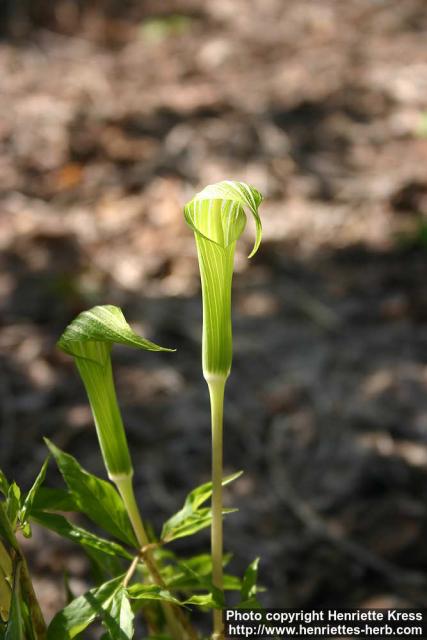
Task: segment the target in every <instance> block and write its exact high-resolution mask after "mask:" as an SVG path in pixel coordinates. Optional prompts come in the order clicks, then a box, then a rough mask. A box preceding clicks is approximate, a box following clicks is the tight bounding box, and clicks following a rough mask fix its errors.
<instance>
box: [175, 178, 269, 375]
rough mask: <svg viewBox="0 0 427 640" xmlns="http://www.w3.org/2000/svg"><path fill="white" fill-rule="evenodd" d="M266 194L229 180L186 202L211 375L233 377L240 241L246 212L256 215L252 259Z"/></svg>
mask: <svg viewBox="0 0 427 640" xmlns="http://www.w3.org/2000/svg"><path fill="white" fill-rule="evenodd" d="M261 202H262V195H261V194H260V193H259V191H257V189H255V188H254V187H251V186H249V185H248V184H245V183H244V182H235V181H231V180H224V181H223V182H218V183H216V184H211V185H208V186H207V187H206V188H205V189H203V191H200V193H198V194H196V196H195V197H194V198H193V199H192V200H191V201H190V202H188V203H187V204H186V205H185V208H184V216H185V220H186V222H187V224H188V225H189V226H190V227H191V228H192V229H193V231H194V235H195V239H196V244H197V253H198V257H199V267H200V277H201V282H202V296H203V341H202V342H203V345H202V352H203V372H204V375H205V377H206V378H208V377H212V376H218V375H219V376H221V377H227V376H228V375H229V373H230V369H231V360H232V328H231V283H232V278H233V266H234V251H235V247H236V240H237V239H238V238H239V237H240V236H241V235H242V233H243V230H244V228H245V225H246V213H245V210H246V211H250V213H251V214H252V215H253V217H254V219H255V226H256V239H255V244H254V247H253V249H252V252H251V254H250V256H249V257H252V256H253V255H254V254H255V253H256V251H257V250H258V247H259V245H260V242H261V235H262V226H261V220H260V217H259V214H258V208H259V206H260V204H261Z"/></svg>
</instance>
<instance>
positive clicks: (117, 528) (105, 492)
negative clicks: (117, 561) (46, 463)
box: [46, 440, 138, 547]
mask: <svg viewBox="0 0 427 640" xmlns="http://www.w3.org/2000/svg"><path fill="white" fill-rule="evenodd" d="M46 443H47V446H48V447H49V449H50V451H51V453H52V455H53V456H54V458H55V460H56V463H57V464H58V467H59V470H60V472H61V474H62V477H63V478H64V480H65V483H66V485H67V487H68V489H69V491H70V493H71V495H72V497H73V499H74V500H75V502H76V504H77V505H78V507H79V509H80V510H81V511H82V512H83V513H84V514H86V515H87V517H88V518H90V519H91V520H92V521H93V522H95V524H97V525H99V526H100V527H102V528H103V529H105V530H106V531H108V532H109V533H110V534H111V535H112V536H115V537H116V538H118V539H119V540H122V542H125V543H126V544H130V545H132V546H134V547H137V546H138V544H137V542H136V539H135V535H134V533H133V530H132V525H131V523H130V521H129V517H128V515H127V512H126V509H125V507H124V505H123V502H122V500H121V498H120V496H119V494H118V493H117V491H116V490H115V488H114V487H113V485H112V484H111V483H110V482H106V481H105V480H102V479H101V478H98V477H96V476H94V475H92V474H90V473H88V472H87V471H85V470H84V469H83V468H82V467H81V466H80V464H79V463H78V462H77V460H76V459H75V458H73V456H71V455H69V454H68V453H65V452H63V451H61V449H59V448H58V447H56V446H55V445H54V444H53V443H52V442H50V441H49V440H46Z"/></svg>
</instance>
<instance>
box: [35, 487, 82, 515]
mask: <svg viewBox="0 0 427 640" xmlns="http://www.w3.org/2000/svg"><path fill="white" fill-rule="evenodd" d="M33 510H34V511H80V508H79V506H78V504H77V502H76V501H75V500H74V498H73V496H72V494H71V493H70V492H69V491H67V490H66V489H50V488H49V487H40V489H39V490H38V492H37V494H36V495H35V497H34V501H33Z"/></svg>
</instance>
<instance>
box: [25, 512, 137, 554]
mask: <svg viewBox="0 0 427 640" xmlns="http://www.w3.org/2000/svg"><path fill="white" fill-rule="evenodd" d="M31 517H32V518H33V520H35V522H37V523H38V524H40V525H42V526H43V527H45V528H46V529H50V530H51V531H55V533H58V534H59V535H60V536H62V537H63V538H67V539H68V540H72V541H73V542H77V544H80V545H82V546H83V547H89V548H91V549H96V550H97V551H101V552H102V553H105V554H107V555H109V556H113V557H116V556H120V557H121V558H126V560H132V556H131V554H130V553H128V552H127V551H126V550H125V549H124V548H123V547H122V546H121V545H120V544H117V542H112V541H111V540H105V538H101V537H99V536H97V535H95V534H94V533H91V532H90V531H86V530H85V529H82V528H81V527H77V526H76V525H74V524H72V523H71V522H69V521H68V520H67V519H66V518H65V517H64V516H61V515H59V514H57V513H47V512H43V511H39V512H37V511H34V512H33V514H32V516H31Z"/></svg>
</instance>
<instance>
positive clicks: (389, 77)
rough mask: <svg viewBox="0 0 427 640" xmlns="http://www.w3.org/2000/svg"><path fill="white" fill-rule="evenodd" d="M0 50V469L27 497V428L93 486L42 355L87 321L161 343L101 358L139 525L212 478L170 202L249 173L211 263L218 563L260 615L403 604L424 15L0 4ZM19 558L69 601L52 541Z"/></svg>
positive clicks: (426, 92) (422, 311)
mask: <svg viewBox="0 0 427 640" xmlns="http://www.w3.org/2000/svg"><path fill="white" fill-rule="evenodd" d="M0 31H1V40H0V248H1V274H0V313H1V320H0V353H1V376H0V401H1V420H2V423H1V431H0V443H1V445H0V467H1V468H3V469H4V471H5V472H6V473H7V474H8V475H9V476H10V477H11V478H16V480H17V481H18V482H19V483H20V484H21V485H22V486H23V488H24V489H27V488H28V487H29V486H30V485H31V482H32V480H33V478H34V476H35V475H36V473H37V471H38V469H39V468H40V465H41V463H42V461H43V459H44V457H45V455H46V450H45V447H44V445H43V442H42V436H48V437H50V438H52V439H53V440H54V441H55V442H56V443H57V444H58V445H59V446H61V447H63V448H66V449H67V450H68V451H69V452H70V453H72V454H74V455H75V456H77V457H78V459H79V460H80V462H81V463H82V464H83V465H84V466H86V467H87V468H88V469H90V470H92V471H93V472H95V473H99V474H104V472H103V467H102V463H101V458H100V455H99V452H98V448H97V445H96V439H95V432H94V428H93V425H92V420H91V416H90V413H89V409H88V406H87V403H86V399H85V395H84V392H83V389H82V386H81V384H80V381H79V379H78V377H77V375H76V373H75V371H74V369H73V366H72V363H71V362H70V360H69V359H68V358H66V357H63V356H62V355H61V354H60V353H59V352H58V351H57V350H56V349H55V342H56V340H57V338H58V337H59V335H60V334H61V332H62V330H63V328H64V326H65V325H66V323H67V322H69V321H70V320H71V319H72V318H73V317H74V316H75V315H76V314H77V313H78V312H80V311H81V310H83V309H86V308H88V307H90V306H92V305H94V304H105V303H111V304H116V305H119V306H121V307H122V308H123V309H124V312H125V314H126V316H127V318H128V319H129V320H130V321H131V322H132V323H133V325H134V326H135V328H136V329H138V330H140V331H141V332H142V333H143V334H144V335H146V336H147V337H149V338H151V339H153V340H155V341H158V342H159V343H160V344H162V345H165V346H171V347H177V348H178V351H177V352H176V354H150V353H143V352H138V351H132V350H126V349H117V350H116V351H115V355H114V362H115V366H116V373H117V385H118V393H119V398H120V402H121V406H122V408H123V413H124V417H125V423H126V425H127V429H128V433H129V439H130V443H131V447H132V453H133V457H134V462H135V469H136V484H137V491H138V496H139V499H140V501H141V504H142V507H143V513H144V514H145V517H146V518H148V519H150V520H151V522H152V523H153V524H154V526H155V527H156V528H157V529H158V528H159V527H160V525H161V523H162V521H163V520H164V519H165V518H166V517H167V516H169V515H170V514H171V513H173V512H174V511H176V509H177V508H178V507H179V506H180V505H181V503H182V501H183V498H184V496H185V494H186V492H187V491H188V490H189V489H191V488H193V487H194V486H196V485H197V484H200V483H202V482H204V481H206V480H207V479H208V478H209V469H210V425H209V405H208V394H207V390H206V386H205V384H204V382H203V380H202V378H201V370H200V369H201V366H200V341H201V304H200V290H199V276H198V267H197V260H196V253H195V247H194V241H193V237H192V234H191V232H190V230H189V229H188V228H187V227H186V226H185V224H184V221H183V216H182V205H183V204H184V202H186V201H187V200H188V199H190V198H191V197H192V195H193V194H194V193H195V191H197V190H199V189H200V188H202V187H203V186H205V185H206V184H207V183H209V182H214V181H217V180H221V179H225V178H234V179H242V180H246V181H248V182H250V183H252V184H253V185H254V186H256V187H257V188H258V189H259V190H260V191H261V192H262V193H263V194H264V195H265V197H266V199H265V203H264V204H263V206H262V210H261V214H262V219H263V223H264V241H263V244H262V246H261V249H260V251H259V252H258V254H257V255H256V256H255V257H254V258H253V259H252V260H251V261H248V260H247V259H246V256H247V254H248V253H249V250H250V247H251V242H252V239H253V228H252V227H251V225H250V224H249V225H248V226H249V228H248V230H247V233H246V235H245V237H244V239H243V241H241V242H240V244H239V246H238V252H237V258H236V276H235V287H234V333H235V341H234V344H235V357H234V367H233V373H232V376H231V378H230V381H229V385H228V395H227V400H226V425H225V465H226V471H227V472H232V471H234V470H236V469H240V468H243V469H245V474H244V476H243V477H242V478H241V479H240V480H239V481H237V482H236V483H235V484H234V485H233V486H232V487H231V488H230V489H229V490H228V492H227V501H228V502H229V503H230V504H231V503H232V504H233V505H234V506H237V507H239V509H240V511H239V513H238V514H234V515H230V516H229V517H228V518H227V521H226V525H225V535H226V547H227V549H228V550H230V551H231V552H233V554H234V558H233V561H232V564H231V568H232V569H233V570H235V571H238V572H239V571H240V572H241V571H243V570H244V568H245V567H246V566H247V564H248V563H249V562H250V561H251V560H252V559H253V558H254V557H255V556H257V555H260V556H262V563H261V569H260V581H261V583H262V584H263V585H265V586H266V587H267V589H268V590H267V592H266V593H265V594H264V596H263V597H262V600H263V603H264V604H265V605H266V606H276V607H283V606H298V607H300V606H301V607H304V606H305V607H312V606H322V605H325V606H326V605H331V606H352V605H372V606H387V605H396V604H401V605H402V606H408V605H416V604H420V603H421V604H425V600H426V596H425V594H426V587H427V550H426V549H427V548H426V545H425V539H426V535H427V514H426V496H427V394H426V384H427V324H426V323H427V289H426V267H427V171H426V167H427V58H426V35H427V7H426V4H425V1H424V0H406V1H405V2H401V1H400V0H376V1H375V0H347V2H338V1H337V0H323V1H321V2H319V1H318V0H287V1H286V2H283V1H282V0H262V2H256V1H255V0H215V1H212V2H200V1H197V0H170V1H167V0H160V1H156V2H155V1H154V0H151V1H150V0H139V1H138V0H127V1H123V0H122V1H121V2H119V1H118V0H92V1H90V0H87V1H86V2H85V1H84V0H52V1H50V2H48V1H47V0H45V1H44V0H31V1H30V0H0ZM52 466H53V465H52ZM48 481H49V483H50V484H51V485H53V484H55V483H58V482H59V478H58V476H57V475H55V471H54V469H52V470H51V471H50V475H49V478H48ZM207 548H208V536H207V534H200V535H198V536H197V537H195V538H193V539H192V540H190V541H188V542H184V543H183V544H181V550H182V551H183V553H192V552H194V551H197V550H199V551H201V550H206V549H207ZM26 549H27V553H28V555H29V557H30V560H31V565H32V568H33V570H34V573H35V576H36V580H35V582H36V586H37V590H38V592H39V593H40V594H41V599H42V602H43V606H44V609H45V611H46V612H47V615H49V616H50V615H52V613H53V612H54V611H55V610H56V609H57V608H58V607H59V606H60V605H61V602H62V600H63V597H64V590H63V572H64V570H65V569H66V568H68V571H69V574H70V579H71V586H72V588H73V589H74V590H75V592H76V593H77V592H80V591H82V590H83V589H85V588H87V586H88V584H89V575H88V564H87V562H86V560H85V558H84V557H83V555H82V553H80V551H79V549H78V548H76V547H75V546H72V545H71V543H70V544H66V543H63V542H62V541H61V540H59V539H58V538H57V537H55V536H54V535H53V534H52V537H49V539H47V537H46V534H43V533H42V532H41V531H39V530H36V531H35V534H34V537H33V538H32V539H31V540H30V541H29V542H28V543H26Z"/></svg>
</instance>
